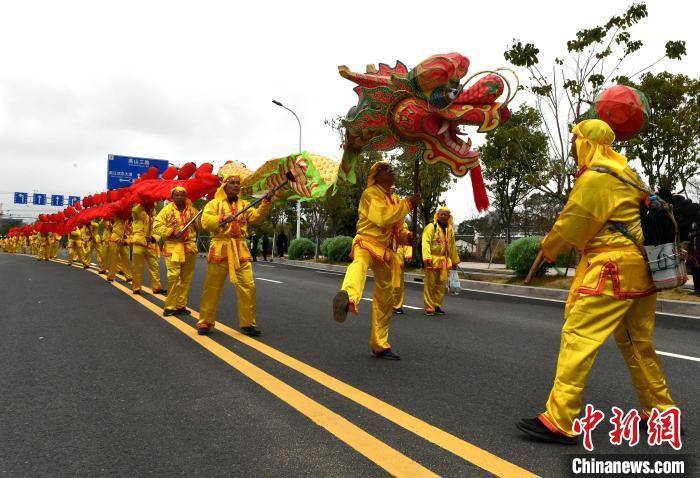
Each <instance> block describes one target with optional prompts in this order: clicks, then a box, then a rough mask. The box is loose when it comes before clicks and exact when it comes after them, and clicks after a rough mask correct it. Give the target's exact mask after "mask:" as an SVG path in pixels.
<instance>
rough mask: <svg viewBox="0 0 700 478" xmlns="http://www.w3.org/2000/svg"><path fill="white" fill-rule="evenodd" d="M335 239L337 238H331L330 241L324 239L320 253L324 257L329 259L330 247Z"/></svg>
mask: <svg viewBox="0 0 700 478" xmlns="http://www.w3.org/2000/svg"><path fill="white" fill-rule="evenodd" d="M333 239H335V237H329V238H328V239H324V240H323V242H322V243H321V247H320V248H319V251H321V255H322V256H324V257H328V245H329V244H330V243H331V242H332V241H333Z"/></svg>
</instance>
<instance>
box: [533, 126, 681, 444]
mask: <svg viewBox="0 0 700 478" xmlns="http://www.w3.org/2000/svg"><path fill="white" fill-rule="evenodd" d="M573 133H574V135H576V144H575V148H576V153H577V156H578V165H579V176H578V179H577V180H576V183H575V185H574V187H573V189H572V191H571V194H570V195H569V200H568V202H567V203H566V206H565V207H564V210H563V211H562V212H561V214H560V215H559V218H558V219H557V222H556V223H555V224H554V227H553V228H552V230H551V231H550V232H549V234H547V237H545V239H544V240H543V242H542V252H543V254H544V257H545V258H546V259H547V260H548V261H550V262H553V260H554V259H556V257H557V256H558V255H559V254H560V253H561V252H565V251H567V250H570V249H571V248H572V247H575V248H576V249H578V250H579V251H581V253H582V257H581V261H580V262H579V265H578V267H577V268H576V274H575V276H574V280H573V283H572V285H571V290H570V291H569V298H568V300H567V304H566V308H565V317H566V323H565V324H564V328H563V330H562V338H561V348H560V351H559V360H558V364H557V373H556V378H555V381H554V386H553V388H552V391H551V393H550V395H549V399H548V400H547V405H546V411H545V412H544V413H542V414H541V415H540V420H541V421H542V423H543V424H544V425H545V426H547V428H549V429H550V431H552V432H554V433H559V434H563V435H567V436H572V422H573V420H574V418H576V416H577V415H578V414H579V412H580V410H581V405H582V394H583V389H584V387H585V385H586V381H587V379H588V374H589V372H590V370H591V367H592V366H593V362H594V361H595V358H596V355H597V353H598V349H599V348H600V346H601V345H602V344H603V342H605V340H606V339H607V338H608V336H610V335H611V334H612V335H613V336H614V337H615V341H616V343H617V346H618V348H619V349H620V352H621V354H622V356H623V358H624V359H625V362H626V363H627V366H628V368H629V370H630V374H631V376H632V382H633V384H634V387H635V389H636V391H637V396H638V398H639V401H640V402H641V406H642V415H645V414H649V413H650V410H651V408H652V407H655V408H658V409H659V410H665V409H668V408H670V407H672V406H674V402H673V400H672V399H671V395H670V393H669V390H668V386H667V385H666V380H665V378H664V374H663V371H662V368H661V364H660V362H659V359H658V357H657V356H656V352H655V351H654V346H653V343H652V335H653V331H654V318H655V316H654V311H655V304H656V290H655V288H654V285H653V283H652V280H651V276H650V273H649V270H648V267H647V265H646V263H645V259H644V258H643V257H642V255H641V253H640V252H639V249H638V248H637V247H636V246H635V245H634V243H633V242H632V241H631V240H630V239H628V238H627V237H625V236H624V235H623V234H622V233H620V232H618V231H617V230H616V229H615V228H613V227H612V226H611V223H612V222H616V223H622V224H624V227H625V228H626V229H627V230H628V231H629V232H630V233H631V234H633V235H634V237H636V239H637V241H638V242H639V243H640V244H641V243H642V242H643V236H642V230H641V220H640V204H641V202H642V201H643V199H644V194H643V193H642V192H640V191H639V190H638V189H636V188H633V187H631V186H629V185H627V184H625V183H623V182H622V181H620V180H619V179H617V178H615V177H614V176H612V175H610V174H606V173H603V172H597V171H593V170H592V169H591V168H592V167H598V168H605V169H608V170H611V171H614V172H615V173H617V174H618V175H620V176H622V177H624V178H626V179H628V180H630V181H634V182H639V179H638V178H637V175H636V174H635V173H634V172H633V171H632V170H631V169H630V168H629V167H628V166H627V158H625V157H624V156H622V155H620V154H619V153H617V152H615V151H614V150H613V149H612V148H611V146H610V145H611V144H612V143H613V141H614V140H615V135H614V133H613V131H612V130H611V129H610V127H609V126H608V125H607V124H606V123H604V122H603V121H600V120H585V121H582V122H581V123H579V124H578V125H577V126H576V127H575V128H574V130H573Z"/></svg>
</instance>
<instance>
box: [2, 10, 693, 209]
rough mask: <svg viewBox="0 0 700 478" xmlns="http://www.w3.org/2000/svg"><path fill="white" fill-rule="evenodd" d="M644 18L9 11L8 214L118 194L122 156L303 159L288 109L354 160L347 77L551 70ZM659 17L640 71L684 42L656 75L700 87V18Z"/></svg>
mask: <svg viewBox="0 0 700 478" xmlns="http://www.w3.org/2000/svg"><path fill="white" fill-rule="evenodd" d="M630 3H631V2H629V1H615V0H606V1H597V0H588V1H587V2H585V3H580V2H578V3H577V2H551V1H548V2H545V1H541V2H537V1H529V2H524V1H500V2H487V3H483V2H478V3H477V2H439V3H429V2H425V1H423V2H415V3H411V2H407V1H403V2H396V3H391V2H379V1H376V0H375V1H371V2H364V1H346V2H342V3H339V2H338V3H337V2H313V3H312V2H265V1H258V2H207V1H201V0H200V1H197V2H194V1H192V2H173V1H167V2H165V1H163V2H160V1H146V0H141V1H138V2H132V1H123V0H122V1H119V2H97V1H86V2H74V1H68V0H62V1H60V2H57V1H47V2H32V1H25V2H4V3H3V4H2V6H1V7H0V202H2V203H3V208H4V209H5V210H6V211H7V210H11V211H12V212H17V211H21V208H20V207H19V206H15V205H13V204H11V203H12V196H11V194H8V193H11V192H12V191H28V192H31V191H34V190H37V191H38V192H43V193H47V194H52V193H53V194H65V195H68V194H71V195H81V196H82V195H85V194H90V193H94V192H98V191H102V190H104V189H105V187H106V165H107V155H108V154H124V155H131V156H142V157H150V158H159V159H167V160H169V161H171V162H173V163H176V164H182V163H184V162H187V161H195V162H196V163H198V164H199V163H201V162H204V161H208V162H213V163H214V164H215V166H218V165H220V164H222V163H223V162H225V161H227V160H230V159H235V160H238V161H242V162H244V163H246V164H247V165H248V166H249V167H251V168H255V167H257V166H259V165H260V164H261V163H263V162H264V161H266V160H268V159H270V158H274V157H279V156H283V155H286V154H289V153H291V152H294V151H295V150H296V148H297V140H298V137H297V134H298V132H297V124H296V121H295V120H294V118H293V116H292V115H291V114H289V113H288V112H287V111H284V110H282V109H280V108H278V107H276V106H274V105H273V104H272V103H271V100H272V99H273V98H276V99H278V100H280V101H282V102H283V103H284V104H286V105H288V106H289V107H291V108H293V109H294V110H295V111H296V112H297V113H298V114H299V116H300V117H301V121H302V126H303V148H304V149H306V150H308V151H311V152H314V153H317V154H323V155H326V156H329V157H331V158H335V159H337V160H339V159H340V157H341V154H342V153H341V151H340V148H339V139H338V137H337V135H336V134H335V132H334V131H332V130H330V129H329V128H328V127H327V126H325V125H324V124H323V121H324V119H326V118H333V117H336V116H338V115H342V114H344V113H346V112H347V110H348V108H349V107H350V106H352V105H354V104H355V103H356V96H355V94H354V92H353V91H352V85H351V83H350V82H348V81H347V80H344V79H342V78H341V77H340V76H339V75H338V73H337V65H343V64H344V65H348V66H349V67H350V68H351V69H353V70H355V71H358V70H359V71H363V70H364V66H365V65H366V64H367V63H377V62H387V63H392V64H393V62H394V61H395V60H397V59H399V60H402V61H403V62H404V63H406V64H407V65H408V66H409V67H411V66H413V65H415V64H416V63H417V62H419V61H421V60H422V59H424V58H425V57H427V56H429V55H431V54H435V53H445V52H451V51H457V52H460V53H462V54H464V55H466V56H467V57H469V58H470V60H471V71H478V70H481V69H487V68H495V67H499V66H507V64H506V61H505V60H504V58H503V51H504V50H505V49H506V48H507V46H508V45H509V44H510V43H511V40H512V39H513V38H519V39H522V40H523V41H530V42H534V43H535V44H536V45H537V46H538V47H539V48H540V50H541V55H542V59H544V60H547V59H551V58H553V57H555V56H557V55H562V54H563V53H564V50H565V43H566V40H567V39H570V38H571V37H573V36H574V33H575V32H576V31H577V30H578V29H580V28H582V27H588V26H593V25H597V24H599V23H601V22H603V21H605V20H606V19H607V18H609V17H610V15H611V14H613V13H621V12H622V11H624V9H625V8H626V7H627V6H628V5H629V4H630ZM648 9H649V18H648V19H647V20H646V21H645V22H644V24H642V25H639V26H637V27H636V28H635V29H634V30H633V32H634V33H635V34H636V36H637V38H639V39H641V40H643V41H644V42H645V43H646V47H645V49H644V52H645V55H646V57H645V58H643V59H642V60H640V61H639V62H638V64H635V63H630V64H629V71H635V70H634V67H635V66H639V67H641V66H646V63H648V62H649V61H650V60H652V59H656V58H657V57H658V56H660V55H662V54H663V45H664V43H665V42H666V41H667V40H669V39H671V40H677V39H683V40H686V41H687V47H688V56H687V57H686V58H685V59H684V61H683V62H680V63H677V62H664V63H662V64H660V65H658V67H657V68H656V71H659V70H663V69H668V70H670V71H674V72H684V73H687V74H691V75H696V76H697V75H698V70H699V69H700V34H699V33H698V26H697V18H698V13H699V11H700V7H698V6H697V3H696V2H690V1H688V2H682V1H669V0H664V1H660V0H652V1H649V2H648ZM645 62H646V63H645ZM519 99H520V100H521V101H531V99H530V98H528V97H527V96H525V95H523V96H521V97H519ZM478 136H480V135H478V134H476V133H474V140H475V144H478V141H479V138H478ZM447 199H448V205H449V206H451V207H452V208H453V210H454V211H455V215H456V216H457V220H461V219H465V218H469V217H472V216H473V215H474V214H475V211H474V209H473V206H472V200H471V188H470V186H469V182H468V180H467V179H463V180H460V182H458V184H457V185H456V186H455V188H454V189H453V190H452V191H451V192H450V193H449V194H448V197H447ZM45 209H50V208H45ZM55 210H56V209H54V211H55Z"/></svg>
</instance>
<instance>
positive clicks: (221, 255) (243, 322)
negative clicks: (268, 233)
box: [197, 175, 272, 328]
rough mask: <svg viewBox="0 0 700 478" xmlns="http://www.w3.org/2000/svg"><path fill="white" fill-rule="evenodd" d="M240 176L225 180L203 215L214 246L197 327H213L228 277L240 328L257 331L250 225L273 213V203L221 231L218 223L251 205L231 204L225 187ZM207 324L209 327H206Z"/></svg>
mask: <svg viewBox="0 0 700 478" xmlns="http://www.w3.org/2000/svg"><path fill="white" fill-rule="evenodd" d="M234 177H239V176H237V175H236V176H228V177H226V178H224V182H223V184H222V185H221V187H220V188H219V189H218V190H217V191H216V195H215V196H214V199H213V200H211V201H209V202H208V203H207V205H206V206H205V207H204V212H203V213H202V228H204V229H205V230H207V231H209V232H210V233H211V245H210V246H209V254H208V256H207V274H206V278H205V279H204V290H203V291H202V302H201V309H200V312H199V323H198V324H197V325H198V326H205V327H206V326H209V328H212V327H214V325H215V321H216V309H217V307H218V305H219V299H220V297H221V291H222V289H223V287H224V282H225V281H226V276H228V277H229V280H230V281H231V282H232V283H233V284H234V285H235V287H236V299H237V304H238V325H239V326H240V327H254V326H255V325H256V320H255V306H256V291H255V281H254V280H253V265H252V258H251V255H250V250H249V249H248V244H247V243H246V237H247V236H248V224H259V223H261V222H262V221H263V220H264V219H265V217H266V216H267V214H268V213H269V212H270V206H271V204H272V203H271V202H270V201H263V202H262V204H260V206H258V207H257V208H251V209H248V210H247V211H246V212H244V213H243V214H241V215H240V216H238V218H237V219H236V220H235V221H233V222H230V223H229V224H226V225H225V226H224V227H219V223H220V222H221V221H222V220H223V219H224V218H225V217H227V216H229V215H233V214H236V213H237V212H238V211H241V210H242V209H243V208H245V207H246V206H247V205H248V201H244V200H243V199H240V198H239V199H238V201H236V202H235V203H231V202H229V200H228V198H227V197H226V192H225V191H224V188H225V187H226V184H227V183H228V182H229V181H230V180H231V179H233V178H234ZM205 324H206V325H205Z"/></svg>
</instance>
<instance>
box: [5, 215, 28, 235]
mask: <svg viewBox="0 0 700 478" xmlns="http://www.w3.org/2000/svg"><path fill="white" fill-rule="evenodd" d="M22 225H24V221H22V220H21V219H9V218H0V236H4V235H6V234H7V233H8V232H9V230H10V229H12V228H13V227H19V226H22Z"/></svg>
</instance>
